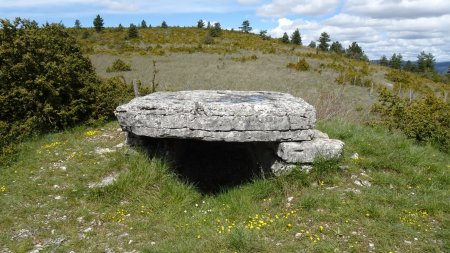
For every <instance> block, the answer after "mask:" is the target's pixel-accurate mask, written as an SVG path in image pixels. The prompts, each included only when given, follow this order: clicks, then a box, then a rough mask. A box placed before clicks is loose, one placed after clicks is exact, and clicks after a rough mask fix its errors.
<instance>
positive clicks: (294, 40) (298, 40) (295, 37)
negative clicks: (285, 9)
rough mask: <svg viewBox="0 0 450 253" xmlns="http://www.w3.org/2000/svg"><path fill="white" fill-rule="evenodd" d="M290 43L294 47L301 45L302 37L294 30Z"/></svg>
mask: <svg viewBox="0 0 450 253" xmlns="http://www.w3.org/2000/svg"><path fill="white" fill-rule="evenodd" d="M291 43H292V44H295V45H301V44H302V37H301V35H300V31H299V30H298V28H297V29H295V31H294V32H293V33H292V36H291Z"/></svg>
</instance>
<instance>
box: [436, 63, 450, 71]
mask: <svg viewBox="0 0 450 253" xmlns="http://www.w3.org/2000/svg"><path fill="white" fill-rule="evenodd" d="M435 66H436V71H437V72H439V73H447V71H448V68H449V67H450V62H448V61H447V62H437V63H436V65H435Z"/></svg>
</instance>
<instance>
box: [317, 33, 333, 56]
mask: <svg viewBox="0 0 450 253" xmlns="http://www.w3.org/2000/svg"><path fill="white" fill-rule="evenodd" d="M330 41H331V40H330V35H328V33H326V32H323V33H322V34H321V35H320V38H319V42H320V44H319V49H320V50H322V51H328V47H330V44H328V42H330Z"/></svg>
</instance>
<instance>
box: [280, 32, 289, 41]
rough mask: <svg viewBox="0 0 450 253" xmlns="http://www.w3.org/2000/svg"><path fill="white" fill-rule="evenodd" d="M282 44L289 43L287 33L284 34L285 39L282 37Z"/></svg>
mask: <svg viewBox="0 0 450 253" xmlns="http://www.w3.org/2000/svg"><path fill="white" fill-rule="evenodd" d="M281 42H283V43H286V44H287V43H289V35H288V34H287V33H284V34H283V37H281Z"/></svg>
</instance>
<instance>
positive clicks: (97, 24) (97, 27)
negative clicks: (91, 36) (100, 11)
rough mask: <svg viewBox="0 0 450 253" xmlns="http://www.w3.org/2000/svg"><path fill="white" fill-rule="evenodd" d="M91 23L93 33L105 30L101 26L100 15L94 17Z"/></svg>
mask: <svg viewBox="0 0 450 253" xmlns="http://www.w3.org/2000/svg"><path fill="white" fill-rule="evenodd" d="M93 23H94V28H95V31H97V32H101V31H102V30H103V29H104V28H105V27H104V26H103V25H104V23H103V18H101V17H100V15H97V17H95V19H94V22H93Z"/></svg>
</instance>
